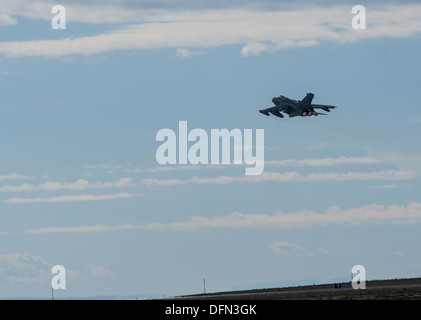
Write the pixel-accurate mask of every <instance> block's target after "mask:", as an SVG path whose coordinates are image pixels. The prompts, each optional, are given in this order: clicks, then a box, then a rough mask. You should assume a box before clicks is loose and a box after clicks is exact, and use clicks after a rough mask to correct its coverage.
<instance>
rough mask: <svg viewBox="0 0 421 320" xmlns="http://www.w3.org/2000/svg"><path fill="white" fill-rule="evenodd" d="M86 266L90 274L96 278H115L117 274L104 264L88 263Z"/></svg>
mask: <svg viewBox="0 0 421 320" xmlns="http://www.w3.org/2000/svg"><path fill="white" fill-rule="evenodd" d="M86 268H87V269H88V271H89V274H90V275H91V276H92V277H94V278H111V279H113V278H115V275H114V274H113V273H112V272H111V271H110V270H108V269H106V268H104V267H103V266H98V265H93V264H88V265H87V266H86Z"/></svg>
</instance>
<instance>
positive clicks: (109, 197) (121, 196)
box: [1, 193, 142, 203]
mask: <svg viewBox="0 0 421 320" xmlns="http://www.w3.org/2000/svg"><path fill="white" fill-rule="evenodd" d="M140 196H142V195H141V194H132V193H115V194H104V195H93V194H82V195H75V196H57V197H51V198H10V199H6V200H3V201H1V202H3V203H60V202H80V201H102V200H115V199H130V198H134V197H140Z"/></svg>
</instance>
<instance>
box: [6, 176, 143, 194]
mask: <svg viewBox="0 0 421 320" xmlns="http://www.w3.org/2000/svg"><path fill="white" fill-rule="evenodd" d="M135 186H136V184H135V183H133V182H132V179H130V178H121V179H119V180H117V181H111V182H101V181H99V182H95V183H90V182H89V181H87V180H83V179H79V180H77V181H76V182H70V183H68V182H64V183H63V182H54V181H47V182H45V183H42V184H39V185H32V184H28V183H25V184H22V185H20V186H1V187H0V192H28V191H38V190H42V191H58V190H86V189H103V188H123V187H135Z"/></svg>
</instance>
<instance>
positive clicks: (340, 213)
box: [24, 201, 421, 253]
mask: <svg viewBox="0 0 421 320" xmlns="http://www.w3.org/2000/svg"><path fill="white" fill-rule="evenodd" d="M419 222H421V203H419V202H414V201H411V202H409V203H408V204H407V205H396V204H392V205H390V206H383V205H376V204H369V205H364V206H361V207H358V208H350V209H346V210H344V209H341V208H339V207H336V206H332V207H329V208H328V209H327V210H326V212H324V213H318V212H315V211H305V210H303V211H297V212H292V213H284V212H281V211H279V212H276V213H275V214H273V215H269V214H263V213H247V214H244V213H239V212H233V213H231V214H229V215H226V216H216V217H212V218H206V217H199V216H195V217H192V218H191V219H189V220H187V221H184V222H172V223H150V224H145V225H132V224H127V225H118V226H107V225H94V226H74V227H48V228H43V229H31V230H29V229H28V230H25V231H24V233H30V234H44V233H83V232H111V231H122V230H157V231H183V230H186V231H187V230H188V231H196V230H200V229H202V228H212V229H218V228H271V229H294V228H309V227H316V226H327V225H332V224H333V225H348V226H349V225H358V224H374V225H377V224H382V223H389V224H413V223H419ZM319 252H320V253H327V250H326V249H323V248H320V249H319Z"/></svg>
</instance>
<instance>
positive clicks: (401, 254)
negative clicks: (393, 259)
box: [393, 251, 405, 257]
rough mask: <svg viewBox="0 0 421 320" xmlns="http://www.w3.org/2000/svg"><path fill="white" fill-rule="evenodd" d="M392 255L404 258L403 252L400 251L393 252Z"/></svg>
mask: <svg viewBox="0 0 421 320" xmlns="http://www.w3.org/2000/svg"><path fill="white" fill-rule="evenodd" d="M393 254H394V255H397V256H400V257H404V256H405V252H402V251H395V252H393Z"/></svg>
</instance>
